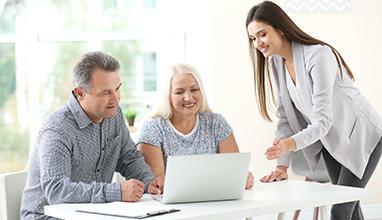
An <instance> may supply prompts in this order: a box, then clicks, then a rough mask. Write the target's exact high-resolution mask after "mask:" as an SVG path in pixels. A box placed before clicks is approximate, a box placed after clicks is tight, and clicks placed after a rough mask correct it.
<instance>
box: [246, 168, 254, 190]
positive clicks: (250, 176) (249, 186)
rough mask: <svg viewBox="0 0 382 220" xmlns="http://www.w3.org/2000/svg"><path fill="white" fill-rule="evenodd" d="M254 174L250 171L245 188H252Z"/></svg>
mask: <svg viewBox="0 0 382 220" xmlns="http://www.w3.org/2000/svg"><path fill="white" fill-rule="evenodd" d="M253 180H254V178H253V175H252V172H250V171H248V176H247V182H246V184H245V189H250V188H252V186H253Z"/></svg>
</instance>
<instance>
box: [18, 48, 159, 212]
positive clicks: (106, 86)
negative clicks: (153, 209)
mask: <svg viewBox="0 0 382 220" xmlns="http://www.w3.org/2000/svg"><path fill="white" fill-rule="evenodd" d="M119 68H120V65H119V63H118V61H117V60H116V59H115V58H113V57H112V56H110V55H107V54H105V53H102V52H90V53H87V54H85V55H84V56H83V57H82V58H81V59H80V61H79V62H78V63H77V65H76V66H75V68H74V78H73V83H74V90H73V91H72V93H71V94H70V98H69V102H68V103H67V104H66V105H65V106H63V107H62V108H61V109H59V110H58V111H56V112H54V113H52V114H51V115H50V116H49V117H48V118H47V120H46V121H45V123H44V124H43V125H42V128H41V131H40V133H39V136H38V139H37V143H36V147H35V149H34V151H33V155H32V157H31V161H30V165H29V174H28V180H27V184H26V187H25V190H24V193H23V198H22V205H21V218H22V219H48V218H49V217H48V216H45V215H44V210H43V208H44V206H45V205H50V204H57V203H82V202H83V203H88V202H91V203H102V202H112V201H127V202H135V201H138V200H139V199H140V198H141V197H142V195H143V193H144V192H149V193H152V194H159V193H161V191H160V188H162V187H163V181H162V180H157V179H154V176H153V174H152V172H151V170H150V168H149V167H148V166H147V165H146V163H145V162H144V159H143V157H142V156H141V155H140V153H139V152H138V151H137V149H136V147H135V144H134V142H133V141H132V139H131V137H130V134H129V131H128V129H127V127H126V125H125V122H124V120H123V115H122V112H121V109H120V107H119V106H118V102H119V100H120V88H121V80H120V76H119ZM115 171H116V172H119V173H120V174H122V175H123V176H124V177H125V178H126V181H122V182H121V183H111V181H112V177H113V174H114V172H115Z"/></svg>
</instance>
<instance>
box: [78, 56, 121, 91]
mask: <svg viewBox="0 0 382 220" xmlns="http://www.w3.org/2000/svg"><path fill="white" fill-rule="evenodd" d="M97 68H99V69H102V70H105V71H108V72H114V71H117V70H119V68H120V65H119V62H118V60H117V59H115V58H114V57H112V56H110V55H109V54H106V53H104V52H101V51H94V52H88V53H86V54H84V55H83V56H82V57H81V59H80V60H79V61H78V62H77V64H76V65H75V66H74V69H73V85H74V87H80V88H83V89H84V90H85V91H89V90H90V79H91V75H92V73H93V71H94V70H95V69H97Z"/></svg>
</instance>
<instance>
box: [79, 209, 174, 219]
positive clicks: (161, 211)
mask: <svg viewBox="0 0 382 220" xmlns="http://www.w3.org/2000/svg"><path fill="white" fill-rule="evenodd" d="M179 211H180V209H168V210H166V209H163V210H157V211H152V212H147V213H146V214H142V215H136V216H131V215H119V214H110V213H103V212H94V211H86V210H76V212H81V213H87V214H95V215H105V216H111V217H119V218H131V219H145V218H149V217H154V216H158V215H165V214H169V213H174V212H179Z"/></svg>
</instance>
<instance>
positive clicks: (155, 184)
mask: <svg viewBox="0 0 382 220" xmlns="http://www.w3.org/2000/svg"><path fill="white" fill-rule="evenodd" d="M163 185H164V178H163V177H162V176H157V177H156V178H155V179H154V180H153V181H152V182H151V183H150V184H149V187H148V189H147V191H148V192H149V193H150V194H155V195H159V194H161V193H162V192H163Z"/></svg>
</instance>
